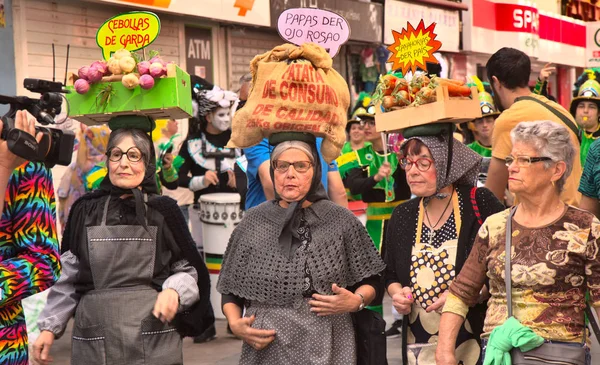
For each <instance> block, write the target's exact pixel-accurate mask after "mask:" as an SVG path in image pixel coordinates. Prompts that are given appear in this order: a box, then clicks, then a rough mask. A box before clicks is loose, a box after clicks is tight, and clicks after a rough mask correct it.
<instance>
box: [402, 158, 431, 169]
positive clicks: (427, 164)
mask: <svg viewBox="0 0 600 365" xmlns="http://www.w3.org/2000/svg"><path fill="white" fill-rule="evenodd" d="M413 165H415V166H417V170H419V171H422V172H425V171H427V170H429V169H430V168H431V165H433V160H432V159H430V158H427V157H419V158H417V159H416V160H413V159H411V158H410V157H402V158H401V159H400V168H402V170H406V171H408V170H410V169H411V168H412V166H413Z"/></svg>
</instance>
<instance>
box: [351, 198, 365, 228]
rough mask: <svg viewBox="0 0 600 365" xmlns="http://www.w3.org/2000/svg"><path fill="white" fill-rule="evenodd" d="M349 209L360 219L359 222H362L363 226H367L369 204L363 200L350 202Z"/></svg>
mask: <svg viewBox="0 0 600 365" xmlns="http://www.w3.org/2000/svg"><path fill="white" fill-rule="evenodd" d="M348 209H350V210H351V211H352V213H354V215H355V216H356V217H358V220H360V222H361V223H362V224H363V225H366V224H367V203H365V202H363V201H362V200H357V201H349V202H348Z"/></svg>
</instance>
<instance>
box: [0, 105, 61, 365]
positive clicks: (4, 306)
mask: <svg viewBox="0 0 600 365" xmlns="http://www.w3.org/2000/svg"><path fill="white" fill-rule="evenodd" d="M35 121H36V120H35V118H33V117H32V116H31V115H29V114H28V113H27V112H26V111H17V113H16V116H15V128H17V129H20V130H23V131H25V132H26V133H29V134H30V135H34V134H35ZM2 129H3V126H2V123H0V134H1V133H2ZM41 138H42V134H41V133H38V135H37V136H36V139H37V140H38V142H39V141H40V140H41ZM0 209H2V211H1V218H0V278H2V280H0V318H3V320H2V326H1V328H0V364H3V365H26V364H27V363H28V343H27V342H28V340H27V330H26V326H25V316H24V314H23V307H22V305H21V300H22V299H24V298H27V297H29V296H31V295H33V294H36V293H39V292H42V291H44V290H46V289H48V288H49V287H50V286H52V285H53V284H54V283H55V282H56V280H57V279H58V277H59V275H60V263H59V253H58V239H57V233H56V213H55V202H54V188H53V185H52V174H51V172H50V169H48V168H47V167H46V166H45V165H44V164H43V163H34V162H29V163H26V160H24V159H22V158H20V157H17V156H16V155H14V154H13V153H12V152H10V151H9V149H8V145H7V142H6V141H4V140H0Z"/></svg>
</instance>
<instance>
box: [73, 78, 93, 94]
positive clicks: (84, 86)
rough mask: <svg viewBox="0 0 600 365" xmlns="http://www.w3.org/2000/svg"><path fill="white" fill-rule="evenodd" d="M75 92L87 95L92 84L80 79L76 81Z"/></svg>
mask: <svg viewBox="0 0 600 365" xmlns="http://www.w3.org/2000/svg"><path fill="white" fill-rule="evenodd" d="M74 86H75V91H77V93H78V94H82V95H83V94H85V93H87V92H88V91H89V90H90V83H89V82H87V81H85V80H84V79H79V80H77V81H75V85H74Z"/></svg>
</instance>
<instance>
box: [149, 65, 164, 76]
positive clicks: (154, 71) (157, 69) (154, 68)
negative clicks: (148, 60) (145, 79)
mask: <svg viewBox="0 0 600 365" xmlns="http://www.w3.org/2000/svg"><path fill="white" fill-rule="evenodd" d="M164 74H165V67H164V66H163V65H162V63H160V62H154V63H152V64H151V65H150V75H151V76H152V77H154V78H157V77H161V76H162V75H164Z"/></svg>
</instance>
